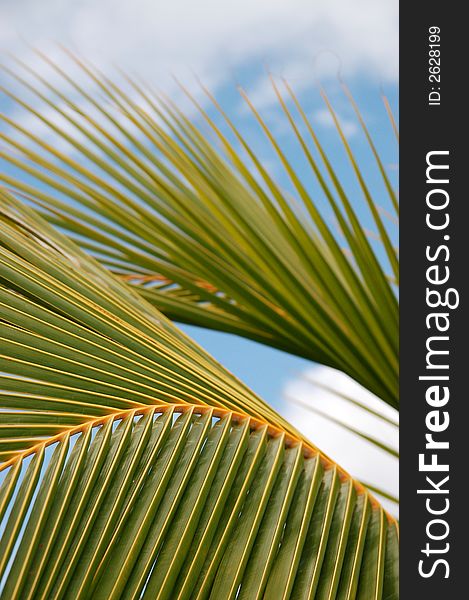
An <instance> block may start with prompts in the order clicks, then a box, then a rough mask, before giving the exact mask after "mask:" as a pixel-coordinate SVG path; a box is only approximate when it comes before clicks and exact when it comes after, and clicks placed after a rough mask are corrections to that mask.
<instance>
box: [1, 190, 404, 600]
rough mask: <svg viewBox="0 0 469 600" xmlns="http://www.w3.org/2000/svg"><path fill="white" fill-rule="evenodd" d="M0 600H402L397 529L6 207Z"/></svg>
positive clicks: (61, 243)
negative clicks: (0, 599)
mask: <svg viewBox="0 0 469 600" xmlns="http://www.w3.org/2000/svg"><path fill="white" fill-rule="evenodd" d="M0 225H1V230H2V241H1V243H0V304H1V307H2V313H1V314H2V321H1V323H0V326H1V336H2V354H1V355H0V362H1V364H0V379H1V381H0V389H1V410H0V423H1V427H0V457H1V460H2V461H3V462H2V466H1V469H2V484H1V487H0V531H1V532H2V537H1V542H0V579H1V581H2V584H3V589H2V592H1V593H2V596H1V597H2V598H8V599H10V598H47V599H50V598H98V599H99V598H103V599H108V598H141V597H143V598H171V599H173V598H212V599H215V600H219V599H224V598H227V599H228V598H235V597H240V598H249V599H251V598H272V597H275V598H313V597H314V598H329V599H332V598H337V599H338V598H341V599H342V598H343V599H345V598H348V599H353V598H363V599H366V600H369V599H371V598H373V599H381V598H397V575H396V572H395V571H396V557H397V525H396V522H395V521H394V520H393V519H392V518H391V517H389V516H388V515H386V513H385V512H384V511H383V509H382V508H381V507H380V506H379V504H378V503H377V502H376V500H375V499H374V498H373V497H372V496H370V495H369V493H367V492H366V490H365V489H364V488H363V486H361V485H360V484H359V483H358V482H356V481H354V480H353V479H352V478H351V477H350V476H349V475H348V474H347V473H345V472H344V471H343V470H342V469H340V467H338V466H337V465H335V464H334V463H333V462H332V461H330V460H329V459H328V458H327V457H325V456H324V455H322V454H321V453H320V452H319V451H318V450H317V449H316V448H315V447H314V446H312V445H311V444H310V443H309V442H308V441H307V440H304V439H302V438H301V437H300V436H299V434H297V433H296V432H295V430H294V429H293V428H292V427H291V426H289V425H288V423H285V422H284V421H282V420H281V418H280V417H279V416H278V415H277V414H276V413H275V412H274V411H273V410H272V409H271V408H269V407H268V406H267V405H266V404H265V403H264V402H263V401H261V400H260V399H259V398H257V397H256V396H255V395H254V394H253V393H252V392H250V391H249V390H248V389H247V388H246V387H245V386H243V385H242V384H241V383H240V382H239V381H237V380H236V379H235V378H234V377H233V376H232V375H230V374H229V373H227V372H226V371H225V370H224V369H223V368H222V367H221V366H220V365H219V364H218V363H216V362H215V361H214V360H213V359H211V358H210V357H209V356H208V355H206V354H205V352H204V351H203V350H202V349H200V348H199V347H198V346H197V345H196V344H194V343H193V342H191V341H190V340H189V339H188V338H187V337H186V336H185V335H183V334H182V333H181V332H179V331H178V330H177V328H175V327H174V326H173V325H172V324H171V323H170V322H169V321H167V319H166V318H165V317H163V316H162V315H161V314H160V313H158V311H157V310H156V309H155V308H153V307H152V306H151V305H149V304H148V303H146V302H145V301H144V300H143V299H142V298H141V297H140V296H139V295H137V294H136V293H135V292H134V291H133V290H132V289H131V288H129V287H128V286H125V285H124V284H122V283H121V282H119V281H118V280H117V279H115V278H114V277H113V276H112V275H111V274H109V273H108V272H107V271H106V270H104V269H103V268H102V267H100V266H99V265H98V264H97V263H95V262H94V261H93V260H92V259H90V258H89V257H88V256H87V255H86V254H84V253H83V252H81V251H80V250H78V248H76V247H75V245H74V244H73V243H72V242H70V241H69V240H67V239H66V238H64V237H62V236H61V235H60V234H58V233H57V232H56V231H55V230H54V229H53V228H52V227H50V226H49V225H47V224H46V223H45V222H44V221H42V219H40V218H39V217H38V216H37V215H35V214H34V213H33V212H32V211H31V210H30V209H29V208H27V207H25V206H24V205H22V204H20V203H19V202H18V201H17V200H15V199H14V198H13V197H11V196H10V195H7V194H5V193H3V192H2V193H0Z"/></svg>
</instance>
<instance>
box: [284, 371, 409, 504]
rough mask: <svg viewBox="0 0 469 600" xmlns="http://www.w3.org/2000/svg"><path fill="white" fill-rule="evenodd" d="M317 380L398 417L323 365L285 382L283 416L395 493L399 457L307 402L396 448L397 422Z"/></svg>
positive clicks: (356, 472) (349, 467)
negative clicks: (374, 413) (382, 417)
mask: <svg viewBox="0 0 469 600" xmlns="http://www.w3.org/2000/svg"><path fill="white" fill-rule="evenodd" d="M314 382H318V384H319V385H315V384H314ZM322 386H325V387H327V388H332V389H334V390H336V391H337V392H338V393H339V394H343V395H345V396H349V397H350V398H352V399H354V400H356V401H357V402H359V403H362V404H364V405H365V406H367V407H369V408H371V409H372V410H374V411H376V412H378V413H380V414H382V415H383V416H385V417H386V418H388V419H390V420H392V421H395V422H398V418H399V415H398V412H397V411H396V410H394V409H393V408H391V407H390V406H388V405H387V404H385V403H384V402H383V401H382V400H380V399H379V398H377V397H376V396H375V395H374V394H372V393H371V392H369V391H368V390H366V389H365V388H364V387H362V386H361V385H360V384H358V383H357V382H356V381H354V380H353V379H352V378H350V377H348V376H347V375H345V374H344V373H341V372H340V371H336V370H335V369H330V368H329V367H323V366H318V367H314V368H312V369H308V371H306V372H305V373H303V374H301V375H299V376H298V377H297V378H295V379H292V380H291V381H289V382H288V383H287V385H286V386H285V389H284V398H285V399H286V402H285V403H284V409H283V410H282V414H283V416H284V417H285V418H286V419H288V421H290V422H291V423H292V425H294V426H295V427H296V428H297V429H298V430H299V431H301V432H302V433H303V434H304V435H306V436H307V437H308V439H310V440H311V442H312V443H313V444H314V445H316V446H317V447H318V448H320V449H321V450H322V451H323V452H324V453H325V454H327V455H328V456H329V457H330V458H331V459H333V460H334V461H335V462H337V463H338V464H340V465H341V466H342V467H343V468H344V469H345V470H346V471H348V472H349V473H350V474H351V475H353V476H354V477H355V478H357V479H359V480H362V481H364V482H367V483H370V484H371V485H373V486H376V487H378V488H380V489H383V490H385V491H386V492H388V493H389V494H391V495H392V496H394V497H398V495H399V461H398V459H397V458H395V457H393V456H392V455H390V454H389V453H388V452H385V451H384V450H382V449H380V448H378V447H376V446H375V445H373V444H371V443H370V442H368V441H366V440H364V439H362V438H360V437H358V436H357V435H356V434H355V433H353V432H351V431H347V430H346V429H344V428H343V427H342V426H340V425H339V424H336V423H333V422H331V421H330V420H329V419H327V418H326V417H324V416H321V415H318V414H316V413H314V412H312V411H311V410H309V409H308V406H311V407H312V408H313V409H317V410H319V411H321V412H324V413H327V414H329V415H330V416H331V417H332V418H335V419H338V420H340V421H343V422H344V423H346V424H347V425H349V426H351V427H352V428H355V429H357V430H360V431H361V432H363V433H364V434H366V435H369V436H371V437H373V438H376V439H378V440H380V441H381V442H382V443H384V444H385V445H387V446H390V447H392V448H395V449H396V450H397V448H398V444H399V430H398V428H397V427H395V426H393V425H391V424H390V423H387V422H385V421H384V420H383V419H380V418H379V417H377V416H374V415H372V414H371V413H370V412H368V411H366V410H364V409H362V408H360V407H358V406H355V405H354V404H352V402H350V401H347V400H346V399H344V398H341V397H340V396H339V395H337V394H336V393H334V392H332V391H329V390H326V389H324V388H323V387H322ZM380 500H382V503H383V506H385V508H386V509H388V510H389V511H390V512H391V513H392V514H394V515H396V516H397V512H398V508H397V506H396V504H394V503H393V502H390V501H388V500H386V499H381V498H380Z"/></svg>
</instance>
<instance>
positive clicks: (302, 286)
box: [0, 57, 398, 407]
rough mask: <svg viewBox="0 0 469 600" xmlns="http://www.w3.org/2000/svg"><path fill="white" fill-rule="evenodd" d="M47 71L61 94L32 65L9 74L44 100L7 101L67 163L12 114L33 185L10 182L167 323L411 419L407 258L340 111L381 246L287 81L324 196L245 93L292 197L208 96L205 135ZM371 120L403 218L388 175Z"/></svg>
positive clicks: (12, 151)
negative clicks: (406, 397) (261, 346)
mask: <svg viewBox="0 0 469 600" xmlns="http://www.w3.org/2000/svg"><path fill="white" fill-rule="evenodd" d="M43 58H44V60H46V61H47V62H49V64H50V65H51V67H52V68H53V69H54V70H55V74H56V75H58V76H59V78H60V79H61V86H60V87H55V86H54V85H53V84H52V83H50V82H49V81H47V80H45V79H42V78H41V77H40V76H39V75H38V74H37V73H35V72H33V71H32V70H31V69H29V68H28V67H27V66H24V65H22V68H23V69H26V71H27V75H28V76H25V77H24V78H23V77H22V76H21V75H20V70H19V69H15V72H14V73H12V75H13V76H14V78H15V80H16V81H17V82H18V81H19V82H20V83H21V85H22V86H24V87H25V88H26V90H27V92H28V93H29V94H32V95H33V102H31V103H29V102H28V101H26V100H25V99H23V95H22V94H16V93H14V92H13V91H11V90H10V89H6V90H4V91H5V93H6V94H7V95H8V96H9V98H11V99H12V100H13V101H14V102H15V103H16V104H17V105H18V106H19V108H21V109H22V110H25V111H26V113H29V115H33V116H35V117H36V118H37V119H38V120H39V122H40V123H42V125H43V126H44V127H45V128H46V130H47V131H49V133H50V134H52V135H53V139H59V140H60V141H61V143H62V144H65V145H66V146H67V148H68V149H70V151H68V150H67V151H61V150H60V149H58V147H57V145H56V144H55V143H54V142H52V143H49V142H47V137H46V136H36V135H35V134H34V133H32V132H31V131H30V130H29V129H28V128H27V127H25V126H24V125H22V122H21V119H19V120H13V119H12V118H10V117H7V116H3V120H4V122H5V124H6V130H5V133H3V134H0V137H1V139H2V140H3V142H4V143H5V144H6V149H5V150H2V151H1V152H0V156H1V157H3V159H5V160H6V161H8V162H9V163H10V165H12V166H14V167H15V169H16V168H19V169H20V170H21V171H22V172H23V173H24V174H26V175H27V177H26V178H25V177H24V176H23V177H17V176H16V175H15V174H3V175H2V176H1V177H2V179H3V181H4V182H5V183H6V184H8V185H9V186H12V187H14V188H15V189H16V190H17V191H19V192H21V193H23V194H26V195H27V196H28V197H29V199H30V200H31V201H32V202H33V203H34V205H35V206H36V207H37V209H38V210H40V211H41V212H42V214H43V215H45V216H46V217H47V219H48V220H49V221H50V222H51V223H53V224H55V225H58V226H59V227H60V228H61V229H62V230H64V231H66V232H67V234H68V235H70V236H71V237H72V238H73V239H75V240H76V241H77V242H78V243H79V244H80V245H81V246H82V247H83V248H84V249H86V250H87V251H89V252H91V253H92V254H93V255H94V256H96V257H97V258H98V259H99V260H100V261H101V262H102V264H103V265H105V266H106V267H108V268H109V269H111V270H112V271H114V273H116V274H118V275H120V276H121V277H122V278H123V279H124V280H125V281H127V282H129V283H131V284H132V285H134V286H135V287H136V288H137V289H138V290H139V291H140V293H141V294H142V296H143V297H144V298H145V299H146V300H148V301H150V302H151V303H152V304H154V305H155V306H156V307H158V308H159V309H160V310H161V311H163V312H164V313H165V314H166V315H168V316H169V317H170V318H172V319H174V320H178V321H181V322H185V323H192V324H196V325H201V326H204V327H209V328H213V329H218V330H223V331H227V332H231V333H236V334H239V335H243V336H246V337H249V338H251V339H254V340H256V341H259V342H262V343H265V344H269V345H271V346H275V347H277V348H280V349H282V350H286V351H288V352H291V353H295V354H298V355H300V356H303V357H307V358H309V359H312V360H315V361H318V362H320V363H323V364H326V365H329V366H332V367H335V368H338V369H340V370H342V371H344V372H346V373H348V374H349V375H351V376H352V377H353V378H354V379H356V380H357V381H358V382H360V383H361V384H362V385H364V386H365V387H367V388H368V389H370V390H371V391H373V392H374V393H375V394H376V395H377V396H378V397H380V398H382V399H383V400H385V401H386V402H387V403H389V404H390V405H391V406H394V407H397V406H398V377H397V374H398V355H397V352H398V340H397V332H398V327H397V323H398V302H397V298H396V294H395V290H394V288H393V285H394V284H393V283H392V282H394V283H396V284H397V283H398V257H397V253H396V250H395V249H394V247H393V244H392V240H391V235H390V234H389V233H388V231H387V226H386V223H385V221H384V219H383V217H382V215H381V212H380V211H379V210H378V207H377V205H376V203H375V201H374V199H373V198H372V196H371V192H370V187H369V185H368V184H367V182H366V180H365V176H364V174H363V173H362V172H361V170H360V167H359V165H358V163H357V161H356V159H355V158H354V155H353V152H352V149H351V147H350V145H349V142H348V141H347V139H346V137H345V135H344V134H343V132H342V129H341V126H340V123H339V121H338V119H337V117H336V115H335V113H334V110H333V109H332V106H331V105H330V104H329V101H328V100H327V98H325V100H326V103H327V105H328V107H329V109H330V111H331V115H332V118H333V119H334V121H335V124H336V127H337V131H338V133H339V135H340V138H341V140H342V142H343V146H344V149H345V151H346V154H347V155H348V157H349V159H350V162H351V165H352V169H353V172H354V173H355V175H356V179H357V183H358V186H359V189H360V190H361V193H362V194H363V199H364V203H363V210H367V211H368V212H369V218H370V222H371V223H372V224H373V226H374V227H375V228H376V230H377V236H378V239H379V244H378V245H379V249H377V248H376V247H374V245H373V243H372V242H371V241H370V239H369V236H368V234H367V232H366V229H365V226H364V225H363V224H362V222H361V220H360V218H359V216H358V213H357V210H356V202H353V203H352V201H351V199H350V198H349V196H348V194H347V192H346V190H345V188H344V186H343V184H342V183H341V181H340V179H339V177H338V175H337V173H336V172H335V170H334V168H333V166H332V163H331V160H330V159H329V158H328V156H327V154H326V152H325V150H324V148H323V146H322V144H321V142H320V140H319V138H318V136H317V135H316V132H315V130H314V128H313V125H312V123H311V122H310V121H309V120H308V118H307V116H306V114H305V112H304V110H303V108H302V106H301V105H300V103H299V101H298V99H297V98H296V96H295V95H294V93H293V91H292V90H291V88H290V87H289V86H288V85H287V84H286V87H285V88H284V89H283V91H282V92H281V91H280V89H279V88H278V87H277V85H276V84H275V83H274V84H273V85H274V90H275V92H276V94H277V96H278V101H279V106H280V108H281V109H282V110H283V113H284V118H285V120H286V122H287V123H288V124H289V126H290V128H291V134H292V139H293V141H294V142H295V143H296V144H297V146H298V148H299V150H300V151H301V153H302V156H303V159H304V161H305V164H306V165H307V168H308V169H309V170H310V172H311V175H312V176H313V177H314V178H315V179H316V182H317V186H318V189H319V192H317V193H316V192H312V191H311V190H309V186H308V185H307V184H306V183H305V177H304V174H303V175H302V174H300V172H299V171H298V169H297V168H295V166H294V165H293V163H292V162H291V160H290V159H289V157H288V156H287V154H286V153H285V152H284V150H283V149H282V147H281V145H280V143H279V142H278V141H277V140H276V138H275V136H274V135H273V133H272V132H271V131H270V129H269V128H268V126H267V125H266V122H265V121H264V120H263V119H262V117H261V115H259V113H258V112H257V111H256V109H255V108H254V107H253V106H252V104H251V103H250V101H249V99H248V98H247V96H246V95H245V94H244V92H242V93H243V95H244V97H245V99H246V102H247V103H248V107H249V108H250V110H251V112H252V115H253V117H254V120H255V121H256V122H257V124H258V125H259V127H260V129H261V131H262V132H263V133H264V134H265V137H266V139H267V141H268V142H269V143H270V145H271V147H272V149H273V151H274V153H275V156H276V157H277V160H278V163H279V166H280V167H281V168H282V169H283V170H284V172H285V174H286V175H287V176H288V178H289V180H290V182H291V189H292V193H293V196H294V199H293V200H291V199H290V197H289V194H288V193H287V192H286V191H285V189H283V188H282V187H281V186H280V185H279V184H278V183H276V182H275V181H274V179H273V178H272V176H271V175H270V174H269V172H268V171H267V170H266V168H265V167H264V166H263V163H262V161H261V159H260V157H259V156H257V155H256V153H255V150H254V149H252V148H251V147H250V145H249V143H248V141H247V140H246V139H245V137H243V135H242V133H241V132H240V131H239V130H238V129H237V128H236V126H235V125H234V124H233V123H232V122H231V121H230V119H229V117H228V116H227V115H226V114H225V113H224V112H223V110H222V108H221V107H220V106H219V105H218V103H217V101H216V100H215V99H214V98H212V97H211V96H210V95H209V99H210V102H211V108H210V109H209V110H206V109H205V108H204V107H202V106H201V105H199V104H198V103H197V102H196V101H195V100H194V99H193V98H190V99H191V101H192V102H193V103H194V106H195V109H196V111H197V113H198V115H199V117H200V118H201V119H202V122H203V123H202V125H201V126H196V125H194V123H193V121H192V120H190V119H189V118H188V117H187V116H186V115H185V114H184V113H183V112H181V110H180V109H179V108H178V107H177V106H176V105H175V104H173V102H172V101H170V100H169V99H167V98H165V97H164V96H162V95H159V96H155V95H154V94H153V93H152V92H151V91H150V90H148V89H147V88H146V87H145V86H143V85H142V84H139V83H137V82H136V81H134V80H131V79H129V78H127V86H126V87H125V86H118V85H116V84H115V83H114V82H113V81H111V80H110V79H109V78H107V77H106V76H105V75H103V74H101V73H99V72H98V71H97V70H95V69H93V68H91V67H88V66H86V65H85V64H83V63H79V66H80V69H81V74H82V75H84V76H85V77H86V78H87V79H88V82H87V84H86V86H83V87H82V86H81V85H80V84H79V83H77V81H76V79H75V78H74V77H72V76H71V75H69V74H68V73H67V72H65V71H63V70H61V69H60V68H59V67H58V66H56V65H54V64H52V63H51V61H49V59H48V58H47V57H43ZM75 60H76V59H75ZM90 85H91V87H92V88H93V86H94V88H93V90H92V91H88V90H89V88H90ZM67 86H68V88H67ZM64 88H65V90H66V91H63V90H64ZM207 93H208V92H207ZM287 99H288V102H287ZM38 106H39V108H38ZM41 106H42V108H41ZM354 106H355V105H354ZM214 111H215V114H214ZM359 118H360V122H361V124H362V126H363V131H364V135H365V137H366V139H367V140H368V142H369V144H370V149H371V151H372V153H373V155H374V157H375V159H376V164H377V167H378V169H379V173H380V175H381V177H382V181H383V184H384V190H385V194H386V195H387V196H388V202H389V204H390V207H391V210H392V211H397V210H398V205H397V199H396V196H395V193H394V191H393V189H392V186H391V184H390V182H389V179H388V177H387V175H386V170H385V169H384V167H383V164H382V162H381V160H380V157H379V155H378V152H377V150H376V148H375V146H374V144H373V141H372V139H371V136H370V134H369V132H368V130H367V129H366V126H365V124H364V122H363V120H362V119H361V116H360V115H359ZM220 120H221V122H222V123H221V124H220ZM204 127H205V129H208V132H209V135H207V132H206V130H205V129H204ZM225 130H227V131H226V132H225ZM210 135H211V137H210ZM28 180H29V181H31V183H28V182H27V181H28ZM34 181H35V182H38V183H39V184H40V185H36V184H32V182H34ZM46 190H47V191H46ZM316 195H317V196H318V197H316ZM319 196H322V197H323V200H322V201H319ZM321 204H322V205H324V206H325V207H326V208H327V210H328V211H330V212H331V213H332V214H333V217H334V219H335V221H336V222H337V226H338V231H336V230H335V226H332V225H330V224H329V223H328V219H327V217H326V216H325V212H324V210H323V209H322V208H321ZM359 212H360V213H362V212H363V211H362V209H360V211H359Z"/></svg>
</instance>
